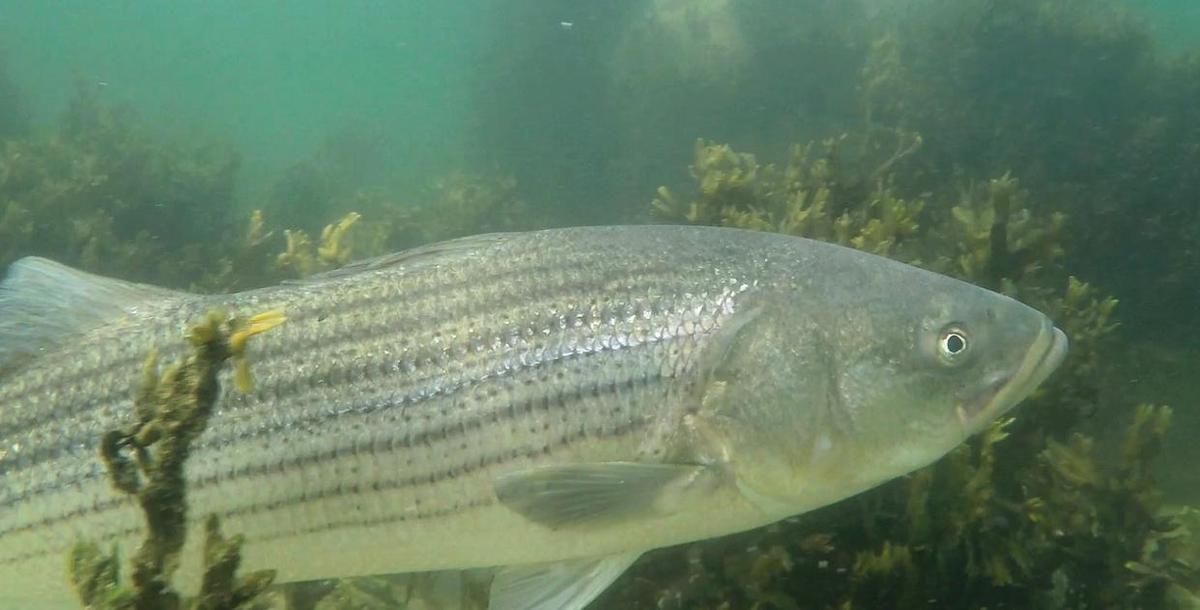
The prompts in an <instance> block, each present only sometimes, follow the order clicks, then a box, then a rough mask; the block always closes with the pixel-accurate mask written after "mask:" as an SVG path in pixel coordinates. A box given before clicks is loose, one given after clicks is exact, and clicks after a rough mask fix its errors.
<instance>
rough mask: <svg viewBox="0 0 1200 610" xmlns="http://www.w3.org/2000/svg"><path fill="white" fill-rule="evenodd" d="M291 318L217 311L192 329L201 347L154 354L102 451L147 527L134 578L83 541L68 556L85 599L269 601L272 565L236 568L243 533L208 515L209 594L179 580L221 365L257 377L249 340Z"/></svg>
mask: <svg viewBox="0 0 1200 610" xmlns="http://www.w3.org/2000/svg"><path fill="white" fill-rule="evenodd" d="M282 322H283V316H282V314H280V313H279V312H267V313H265V314H260V315H256V316H253V317H250V318H233V317H230V316H228V315H227V314H224V313H221V312H212V313H210V314H208V316H207V317H206V318H205V319H204V320H203V321H202V322H200V323H199V324H197V325H196V326H193V327H192V328H191V329H190V331H189V333H188V340H189V342H190V343H191V347H192V353H191V354H189V355H188V356H186V357H185V358H184V359H183V360H182V361H181V362H179V363H177V364H174V365H171V366H169V367H167V368H166V369H165V370H164V371H162V373H161V374H160V372H159V365H158V358H157V355H156V354H155V353H153V352H152V353H151V354H150V355H149V356H148V357H147V358H146V361H145V364H144V366H143V372H142V384H141V386H140V387H139V388H138V390H137V393H136V395H135V398H134V407H133V414H134V417H135V419H136V422H135V423H133V424H131V425H129V426H128V427H126V428H123V429H119V430H112V431H109V432H108V433H106V434H105V435H104V437H103V440H102V441H101V450H100V453H101V458H102V459H103V460H104V463H105V466H106V468H107V470H108V474H109V477H110V479H111V481H112V484H113V486H114V487H115V488H116V489H117V491H119V492H121V493H123V494H126V495H129V496H131V497H133V498H134V499H135V500H136V501H137V504H138V506H139V507H140V509H141V511H142V513H143V515H144V517H145V526H146V533H145V538H144V539H143V541H142V543H141V545H140V546H139V547H138V549H137V551H136V552H135V553H134V554H133V556H132V560H131V569H130V573H129V581H130V582H129V584H128V585H125V584H122V582H121V581H122V579H121V573H120V567H119V560H118V555H117V552H116V550H115V549H114V550H112V551H111V552H108V553H105V552H104V551H103V550H102V549H101V548H100V547H98V546H97V545H95V544H93V543H88V542H79V543H77V544H76V546H75V547H74V548H73V549H72V550H71V554H70V560H69V562H68V566H69V570H70V580H71V582H72V583H73V585H74V587H75V590H76V592H77V593H78V595H79V598H80V601H81V602H82V603H83V605H84V607H85V608H93V609H96V610H178V609H184V608H187V609H189V610H254V609H258V608H265V607H266V606H265V605H264V603H265V602H264V600H262V599H259V596H260V594H261V593H262V592H263V591H264V590H265V589H266V588H267V587H268V586H269V585H270V584H271V581H272V580H273V579H274V572H273V571H269V570H267V571H259V572H254V573H251V574H249V575H246V576H241V577H239V576H237V574H236V573H237V569H238V566H239V565H240V563H241V555H240V549H241V546H242V538H241V537H240V536H234V537H232V538H226V537H225V536H223V535H222V534H221V531H220V524H219V522H218V520H217V518H216V517H215V516H210V517H208V518H207V520H206V521H205V541H204V558H203V559H204V561H203V565H204V568H203V577H202V580H201V583H200V593H199V594H198V595H197V596H196V597H195V598H194V599H190V600H185V599H184V598H183V597H181V596H180V594H179V593H177V592H176V591H175V590H174V588H173V587H172V585H171V580H172V576H173V574H174V572H175V569H176V568H177V566H178V563H179V554H180V552H181V551H182V550H183V547H184V542H185V540H186V538H187V528H188V526H187V524H188V504H187V485H186V480H185V478H184V464H185V463H186V461H187V458H188V455H189V452H190V448H191V444H192V442H193V441H194V440H195V439H196V438H197V437H199V436H200V433H201V432H203V431H204V429H205V427H206V426H207V424H208V420H209V418H210V417H211V416H212V412H213V408H214V404H215V403H216V400H217V398H218V396H219V394H220V382H219V381H218V378H217V376H218V373H219V372H220V370H221V368H222V366H223V365H224V363H225V362H226V361H232V362H233V363H234V365H235V370H236V374H235V383H236V384H237V386H238V387H239V389H241V390H243V391H248V390H249V389H250V387H251V384H252V379H251V378H250V373H249V368H248V364H247V363H246V358H245V346H246V342H247V340H248V339H249V338H250V337H252V336H254V335H256V334H259V333H262V332H266V331H268V330H270V329H271V328H273V327H274V326H276V325H278V324H280V323H282Z"/></svg>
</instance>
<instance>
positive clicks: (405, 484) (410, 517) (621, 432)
mask: <svg viewBox="0 0 1200 610" xmlns="http://www.w3.org/2000/svg"><path fill="white" fill-rule="evenodd" d="M644 426H645V422H635V423H630V424H628V425H625V426H618V427H614V428H613V429H612V430H610V431H608V432H607V433H604V434H594V433H593V434H589V433H584V432H580V433H577V434H573V435H572V434H568V435H566V436H563V437H562V438H560V439H559V440H558V443H556V444H555V445H553V446H551V445H547V446H545V447H538V448H535V449H528V450H525V451H521V450H515V451H506V452H503V453H498V454H494V455H492V456H483V457H481V458H480V459H479V460H476V461H472V462H470V463H466V464H464V465H462V466H460V467H458V468H456V469H447V470H443V471H441V472H442V473H447V472H451V471H453V472H455V473H456V474H454V475H449V474H442V475H441V476H436V477H435V476H430V475H422V476H417V477H406V478H401V479H396V480H393V481H384V482H382V483H379V482H376V483H372V484H368V485H367V486H365V487H366V489H369V490H370V491H371V493H377V492H386V491H396V490H399V489H405V488H411V487H419V486H425V485H436V484H437V483H439V482H441V481H445V480H447V479H449V478H451V476H462V475H464V474H470V473H473V472H476V471H478V470H482V469H484V468H489V467H494V466H502V465H504V464H507V463H510V462H514V461H517V460H520V459H523V458H531V457H536V456H539V455H545V454H547V453H552V448H553V447H554V446H557V447H559V448H562V447H567V446H569V445H570V444H571V443H572V442H574V441H577V440H579V439H581V438H588V437H591V438H601V439H603V438H617V437H621V436H625V435H626V434H630V433H632V432H635V431H637V430H639V429H642V428H643V427H644ZM240 478H242V477H241V476H238V477H230V478H229V479H225V480H227V481H231V480H236V479H240ZM363 492H364V486H363V485H362V484H354V485H339V486H337V487H332V488H329V491H327V492H325V493H322V494H319V497H318V496H314V497H310V496H309V494H297V495H294V496H292V497H290V498H285V499H284V500H272V501H270V502H263V503H259V504H252V505H248V506H242V507H238V508H235V509H230V510H227V511H221V512H219V513H217V515H218V516H219V517H221V518H222V519H227V518H229V517H237V516H244V515H248V514H255V513H259V512H263V511H267V512H269V511H272V510H282V509H284V508H287V507H290V506H295V505H297V504H304V503H308V502H317V501H321V500H328V499H332V498H338V497H343V496H347V495H359V494H362V493H363ZM130 503H132V499H131V498H129V497H128V496H114V497H113V498H111V499H109V500H105V501H102V502H99V503H97V504H95V505H93V506H91V507H88V508H83V507H81V508H78V509H75V510H74V511H71V512H70V513H67V514H64V515H59V516H55V517H50V518H46V519H43V520H41V521H37V522H34V523H29V524H26V525H21V526H18V527H15V528H10V529H7V530H4V531H2V532H0V537H2V536H4V535H6V534H14V533H21V532H27V531H31V530H36V529H41V528H45V527H51V526H54V525H57V524H59V523H62V522H65V521H69V520H72V519H77V518H85V517H99V516H103V514H104V513H107V512H110V511H112V510H113V509H115V508H117V507H118V506H120V505H122V504H130ZM490 503H491V502H490V499H489V501H488V502H487V503H485V504H484V505H486V504H490ZM470 507H472V503H471V502H468V503H467V504H466V505H462V506H460V507H459V508H451V509H439V510H435V511H428V512H426V513H421V512H420V511H416V512H414V513H409V514H407V515H405V514H397V515H395V516H392V517H388V518H387V519H386V520H384V521H381V522H400V521H420V520H425V519H430V518H434V517H442V516H446V515H449V514H453V513H454V512H457V511H461V510H463V509H464V508H470ZM201 520H202V519H201V518H196V517H193V518H192V519H190V520H189V522H190V523H191V524H192V525H195V524H197V523H199V522H200V521H201ZM372 521H373V520H365V519H364V520H360V521H353V520H338V521H330V522H327V523H326V524H323V525H322V526H320V527H312V528H307V531H301V532H299V533H300V534H304V533H316V532H320V531H331V530H335V529H342V528H346V527H352V526H356V525H368V524H371V522H372ZM375 521H378V520H375ZM141 531H142V528H140V527H137V528H125V529H122V530H118V531H117V532H115V533H113V534H112V536H111V537H112V538H117V537H121V536H126V537H128V536H132V535H135V534H137V533H138V532H141ZM291 535H295V534H293V533H292V532H279V533H277V534H275V535H274V536H273V537H267V538H266V539H278V538H286V537H288V536H291ZM66 549H67V547H66V546H63V547H59V548H50V549H47V550H43V551H38V552H33V553H22V554H20V555H14V556H12V557H8V558H0V566H4V565H10V564H13V563H17V562H20V561H25V560H29V559H32V558H34V557H42V556H45V555H51V554H56V553H62V552H65V551H66Z"/></svg>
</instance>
